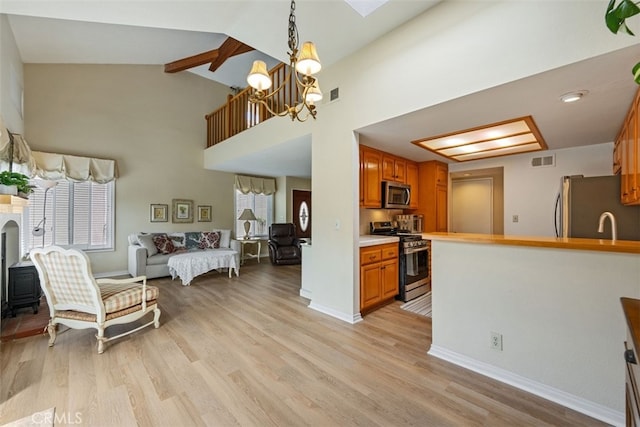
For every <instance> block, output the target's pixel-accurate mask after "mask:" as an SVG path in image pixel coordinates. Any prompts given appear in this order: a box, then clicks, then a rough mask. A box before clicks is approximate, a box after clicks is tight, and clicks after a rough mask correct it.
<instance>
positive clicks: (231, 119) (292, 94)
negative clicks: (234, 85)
mask: <svg viewBox="0 0 640 427" xmlns="http://www.w3.org/2000/svg"><path fill="white" fill-rule="evenodd" d="M269 75H270V76H271V81H272V82H273V86H272V88H280V86H281V85H282V87H281V88H280V89H279V90H278V93H277V94H276V95H275V96H273V97H272V98H270V99H269V100H268V102H269V107H270V108H271V109H272V110H274V111H280V109H281V108H282V107H283V106H284V105H285V104H287V105H295V104H296V103H297V102H296V100H297V99H298V88H297V86H296V84H295V81H294V82H291V79H290V78H289V66H288V65H286V64H283V63H280V64H278V65H276V66H275V67H273V69H271V70H270V71H269ZM251 91H253V89H252V88H251V87H247V88H245V89H243V90H242V91H240V92H239V93H238V94H237V95H235V96H231V95H229V98H228V99H227V103H226V104H225V105H223V106H222V107H220V108H218V109H217V110H215V111H213V112H211V113H209V114H207V115H206V116H205V119H206V120H207V147H211V146H213V145H216V144H217V143H219V142H222V141H224V140H225V139H227V138H231V137H232V136H234V135H237V134H239V133H240V132H242V131H244V130H246V129H249V128H251V127H253V126H255V125H257V124H258V123H261V122H264V121H265V120H268V119H270V118H271V117H273V114H271V113H270V112H269V111H268V110H267V109H266V108H265V107H264V106H263V105H258V104H252V103H251V102H249V96H250V95H251Z"/></svg>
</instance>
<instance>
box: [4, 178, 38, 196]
mask: <svg viewBox="0 0 640 427" xmlns="http://www.w3.org/2000/svg"><path fill="white" fill-rule="evenodd" d="M32 191H33V188H32V187H31V186H30V185H29V177H28V176H26V175H23V174H21V173H19V172H9V171H3V172H0V194H10V195H12V196H16V195H18V196H20V197H23V198H25V199H26V198H28V197H29V194H30V193H31V192H32Z"/></svg>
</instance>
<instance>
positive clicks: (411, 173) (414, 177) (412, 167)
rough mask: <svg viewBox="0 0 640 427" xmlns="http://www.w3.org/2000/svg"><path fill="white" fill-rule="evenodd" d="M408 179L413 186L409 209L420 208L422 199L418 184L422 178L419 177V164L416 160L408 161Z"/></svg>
mask: <svg viewBox="0 0 640 427" xmlns="http://www.w3.org/2000/svg"><path fill="white" fill-rule="evenodd" d="M406 170H407V181H406V183H407V184H409V185H410V186H411V202H410V203H409V209H418V206H419V203H418V201H419V200H420V196H419V194H418V193H419V191H418V186H419V182H420V178H419V177H418V164H417V163H415V162H411V161H407V169H406Z"/></svg>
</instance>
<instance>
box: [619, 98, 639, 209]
mask: <svg viewBox="0 0 640 427" xmlns="http://www.w3.org/2000/svg"><path fill="white" fill-rule="evenodd" d="M639 112H640V90H638V92H636V96H635V98H634V100H633V103H632V104H631V107H630V108H629V112H628V114H627V117H626V118H625V120H624V123H623V126H622V129H620V133H619V134H618V137H617V138H616V142H615V145H614V150H613V170H614V173H620V201H621V202H622V204H624V205H640V123H639V122H640V118H639V115H640V114H639Z"/></svg>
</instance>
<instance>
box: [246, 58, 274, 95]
mask: <svg viewBox="0 0 640 427" xmlns="http://www.w3.org/2000/svg"><path fill="white" fill-rule="evenodd" d="M247 83H249V86H251V87H252V88H254V89H256V90H267V89H269V88H270V87H271V77H269V73H268V72H267V64H265V63H264V61H260V60H256V61H253V66H252V67H251V71H250V72H249V75H248V76H247Z"/></svg>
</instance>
